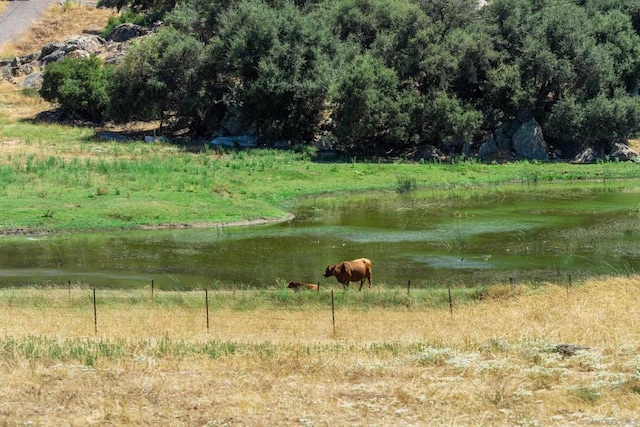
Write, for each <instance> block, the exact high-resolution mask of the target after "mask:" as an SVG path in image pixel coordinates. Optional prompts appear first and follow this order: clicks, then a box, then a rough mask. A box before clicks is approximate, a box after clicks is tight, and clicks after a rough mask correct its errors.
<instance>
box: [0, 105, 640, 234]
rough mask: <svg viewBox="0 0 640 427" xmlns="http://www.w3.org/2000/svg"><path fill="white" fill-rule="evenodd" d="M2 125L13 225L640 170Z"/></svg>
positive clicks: (282, 212) (159, 219)
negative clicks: (358, 157) (217, 147)
mask: <svg viewBox="0 0 640 427" xmlns="http://www.w3.org/2000/svg"><path fill="white" fill-rule="evenodd" d="M0 125H1V126H0V199H1V200H2V204H3V207H4V210H3V215H2V217H0V218H1V219H0V230H4V231H5V232H6V231H14V232H15V231H21V232H22V231H72V230H87V229H120V228H135V227H157V226H184V225H190V226H198V225H207V224H217V223H230V222H236V221H246V220H258V219H280V218H284V217H285V216H286V214H287V212H288V211H289V210H290V209H291V206H292V205H293V204H294V203H295V200H296V198H298V197H303V196H310V195H321V194H325V193H327V194H336V193H342V192H344V193H346V192H357V191H369V190H377V191H406V190H407V188H408V187H410V188H445V189H452V188H455V189H465V188H470V187H473V186H482V185H489V184H500V183H506V182H523V183H527V184H536V183H542V182H548V181H558V180H601V181H606V180H613V179H631V178H638V177H640V169H639V168H638V167H637V165H636V164H633V163H601V164H594V165H572V164H542V163H530V162H516V163H511V164H505V165H488V164H481V163H478V162H473V161H468V162H459V163H455V164H408V163H387V164H377V163H375V164H374V163H367V162H359V161H355V160H354V161H343V162H335V163H323V162H317V161H313V159H312V158H311V157H310V156H309V155H308V154H305V153H302V154H297V153H293V152H284V151H277V150H255V151H251V152H247V151H243V152H228V153H224V154H220V153H217V152H213V151H209V150H203V151H201V152H198V153H191V152H187V151H185V150H183V149H181V148H180V147H176V146H171V145H166V144H144V143H140V142H127V143H115V142H106V141H97V140H95V139H94V138H93V135H94V132H93V131H92V130H91V129H87V128H75V127H65V126H60V125H35V124H27V123H24V122H19V121H12V120H9V119H7V118H2V117H0ZM408 184H410V185H409V186H407V185H408Z"/></svg>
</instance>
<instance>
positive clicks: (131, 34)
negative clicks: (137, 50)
mask: <svg viewBox="0 0 640 427" xmlns="http://www.w3.org/2000/svg"><path fill="white" fill-rule="evenodd" d="M150 32H151V30H150V29H149V28H147V27H143V26H141V25H136V24H131V23H125V24H120V25H118V26H117V27H115V28H114V29H113V30H111V33H109V35H108V36H107V40H109V41H113V42H119V43H122V42H126V41H129V40H131V39H133V38H136V37H141V36H146V35H147V34H149V33H150Z"/></svg>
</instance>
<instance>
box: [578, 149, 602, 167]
mask: <svg viewBox="0 0 640 427" xmlns="http://www.w3.org/2000/svg"><path fill="white" fill-rule="evenodd" d="M597 160H598V153H597V152H596V150H594V149H593V148H591V147H587V148H585V149H584V150H582V151H581V152H579V153H578V154H577V155H576V156H575V157H574V159H573V163H594V162H596V161H597Z"/></svg>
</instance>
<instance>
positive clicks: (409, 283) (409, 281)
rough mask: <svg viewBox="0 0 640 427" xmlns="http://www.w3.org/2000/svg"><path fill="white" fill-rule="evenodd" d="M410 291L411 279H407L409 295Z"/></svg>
mask: <svg viewBox="0 0 640 427" xmlns="http://www.w3.org/2000/svg"><path fill="white" fill-rule="evenodd" d="M410 291H411V280H407V296H409V292H410Z"/></svg>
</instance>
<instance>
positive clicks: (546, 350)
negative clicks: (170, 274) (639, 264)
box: [0, 277, 640, 426]
mask: <svg viewBox="0 0 640 427" xmlns="http://www.w3.org/2000/svg"><path fill="white" fill-rule="evenodd" d="M244 292H250V291H244ZM255 292H258V291H255ZM273 292H279V291H273ZM324 292H328V291H326V290H325V291H324ZM335 292H342V291H341V290H340V291H338V290H336V291H335ZM366 292H372V293H373V292H383V291H382V290H375V289H374V290H371V291H364V292H363V293H360V294H356V293H355V292H353V295H352V296H353V298H362V295H363V294H365V293H366ZM416 292H420V291H419V290H417V291H416ZM259 295H260V294H259V293H254V296H253V297H252V296H251V294H250V293H249V294H244V295H240V294H231V293H230V292H222V291H220V292H210V293H209V300H210V301H220V300H225V299H232V298H245V299H247V301H249V302H251V304H248V305H247V308H246V309H238V308H228V307H226V306H225V304H222V305H219V304H218V305H216V308H213V309H211V310H210V312H209V322H210V326H209V330H207V323H206V322H207V321H206V310H205V305H204V295H203V293H191V292H185V293H168V292H167V293H158V294H156V296H155V299H154V300H153V301H151V300H150V297H149V295H146V294H144V293H142V292H140V291H131V292H124V291H99V293H98V298H97V301H98V303H97V307H98V308H97V309H96V312H97V317H96V318H95V319H97V332H96V323H94V312H93V304H92V296H91V293H90V291H88V290H80V289H73V290H71V291H70V292H69V291H67V290H62V289H58V290H55V289H54V290H42V289H38V290H19V289H18V290H16V289H5V290H2V291H0V377H2V379H3V380H2V382H0V419H2V420H3V421H2V422H1V423H0V424H1V425H27V424H29V425H51V426H57V425H189V426H192V425H202V426H204V425H210V426H220V425H228V426H235V425H242V426H265V425H274V426H275V425H278V426H281V425H303V426H311V425H313V426H335V425H357V426H372V425H376V426H391V425H393V426H402V425H410V426H413V425H416V426H417V425H420V426H425V425H430V426H431V425H433V426H436V425H437V426H442V425H455V426H465V425H469V426H479V425H492V426H493V425H504V426H516V425H545V426H548V425H556V426H571V425H576V426H582V425H624V426H637V425H639V424H640V355H639V353H640V312H639V310H638V307H639V306H640V277H624V278H611V279H602V280H593V281H590V282H587V283H582V284H580V285H578V286H574V287H573V288H571V289H567V288H564V287H561V286H556V285H553V284H548V285H544V286H542V287H537V288H529V287H525V286H517V287H516V288H515V289H510V288H509V287H501V286H496V287H494V288H492V291H491V292H490V293H489V294H488V295H487V296H486V298H485V299H483V300H481V301H478V302H475V303H470V304H454V308H453V311H452V312H450V310H449V307H444V308H442V309H427V308H419V307H415V306H411V305H410V304H407V306H408V308H407V307H404V306H398V307H389V308H373V309H358V308H354V306H353V305H350V306H349V307H350V308H338V309H336V312H335V318H336V326H335V332H334V329H333V320H332V311H331V307H330V306H328V307H327V308H326V309H322V308H318V305H317V304H308V301H310V299H309V295H307V294H303V293H302V292H301V293H299V294H295V295H293V296H292V298H294V299H295V298H300V302H299V304H294V305H293V307H295V308H288V309H284V308H283V309H277V308H260V307H261V305H260V301H259V298H260V296H259ZM321 296H322V295H319V297H321ZM325 297H326V295H325ZM288 307H291V305H289V306H288ZM356 307H357V306H356Z"/></svg>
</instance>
